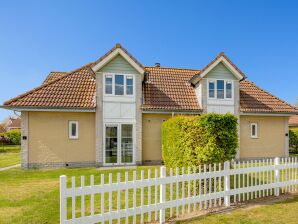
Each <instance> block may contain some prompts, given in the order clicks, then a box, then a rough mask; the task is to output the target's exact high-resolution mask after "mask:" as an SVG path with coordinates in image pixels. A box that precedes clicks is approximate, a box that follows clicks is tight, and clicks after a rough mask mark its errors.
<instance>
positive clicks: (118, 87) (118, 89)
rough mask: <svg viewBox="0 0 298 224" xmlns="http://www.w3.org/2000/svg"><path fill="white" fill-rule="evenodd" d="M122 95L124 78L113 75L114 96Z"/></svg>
mask: <svg viewBox="0 0 298 224" xmlns="http://www.w3.org/2000/svg"><path fill="white" fill-rule="evenodd" d="M123 93H124V77H123V75H115V95H123Z"/></svg>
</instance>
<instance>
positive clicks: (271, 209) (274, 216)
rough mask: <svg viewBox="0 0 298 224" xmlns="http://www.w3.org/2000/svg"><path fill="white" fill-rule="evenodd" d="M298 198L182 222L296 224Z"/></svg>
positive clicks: (197, 223) (204, 223) (205, 223)
mask: <svg viewBox="0 0 298 224" xmlns="http://www.w3.org/2000/svg"><path fill="white" fill-rule="evenodd" d="M297 209H298V196H296V197H294V199H290V200H286V201H283V202H277V203H274V204H269V205H258V206H254V207H248V208H239V209H237V210H234V211H232V212H229V213H224V214H212V215H207V216H202V217H201V218H198V219H196V220H192V221H187V222H180V223H190V224H225V223H227V224H265V223H271V224H283V223H285V224H294V223H297V219H298V214H297Z"/></svg>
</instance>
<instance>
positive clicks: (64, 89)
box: [4, 66, 96, 109]
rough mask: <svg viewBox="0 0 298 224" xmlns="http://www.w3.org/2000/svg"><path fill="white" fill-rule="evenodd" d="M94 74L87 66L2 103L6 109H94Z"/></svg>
mask: <svg viewBox="0 0 298 224" xmlns="http://www.w3.org/2000/svg"><path fill="white" fill-rule="evenodd" d="M95 92H96V84H95V74H94V72H93V71H92V69H91V68H90V67H88V66H84V67H82V68H80V69H77V70H75V71H73V72H70V73H67V74H65V75H63V76H61V77H58V78H57V79H55V80H53V81H51V82H47V83H45V84H43V85H41V86H40V87H37V88H35V89H33V90H31V91H28V92H26V93H24V94H22V95H20V96H18V97H15V98H13V99H11V100H9V101H6V102H5V103H4V105H5V106H7V107H46V108H49V107H52V108H76V109H80V108H95V106H96V102H95Z"/></svg>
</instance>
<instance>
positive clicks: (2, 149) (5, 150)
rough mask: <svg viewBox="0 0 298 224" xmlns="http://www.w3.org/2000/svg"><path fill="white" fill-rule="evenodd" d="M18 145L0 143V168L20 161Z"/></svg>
mask: <svg viewBox="0 0 298 224" xmlns="http://www.w3.org/2000/svg"><path fill="white" fill-rule="evenodd" d="M20 160H21V158H20V146H19V145H1V146H0V168H2V167H7V166H12V165H16V164H18V163H20Z"/></svg>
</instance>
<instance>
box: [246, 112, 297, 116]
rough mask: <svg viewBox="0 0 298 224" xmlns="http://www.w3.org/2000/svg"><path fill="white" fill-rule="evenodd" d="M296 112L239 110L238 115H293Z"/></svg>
mask: <svg viewBox="0 0 298 224" xmlns="http://www.w3.org/2000/svg"><path fill="white" fill-rule="evenodd" d="M296 114H297V113H294V112H286V113H285V112H284V113H280V112H240V116H241V115H247V116H283V117H285V116H289V117H290V116H293V115H296Z"/></svg>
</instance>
